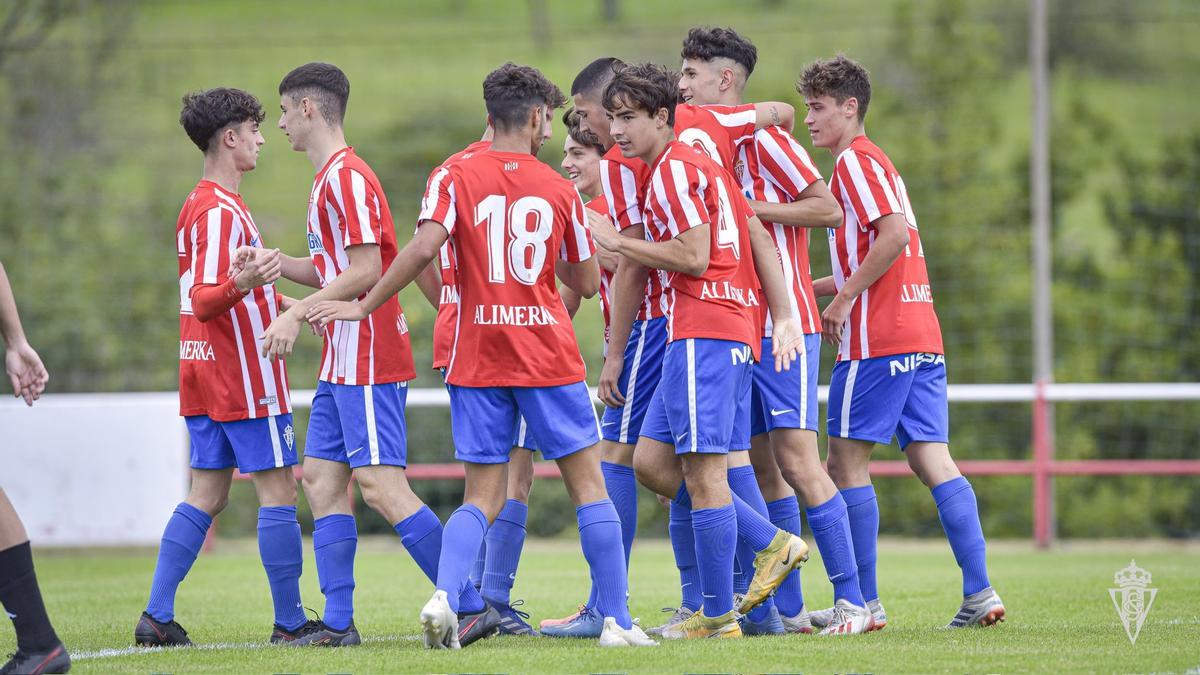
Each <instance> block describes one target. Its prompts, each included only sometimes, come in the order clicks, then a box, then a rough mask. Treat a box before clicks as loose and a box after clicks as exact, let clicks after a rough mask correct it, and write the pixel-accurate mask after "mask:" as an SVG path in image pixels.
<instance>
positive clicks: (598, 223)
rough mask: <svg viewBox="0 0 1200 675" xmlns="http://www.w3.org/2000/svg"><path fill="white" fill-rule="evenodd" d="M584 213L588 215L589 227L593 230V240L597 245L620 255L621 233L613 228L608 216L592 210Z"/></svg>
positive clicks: (586, 210)
mask: <svg viewBox="0 0 1200 675" xmlns="http://www.w3.org/2000/svg"><path fill="white" fill-rule="evenodd" d="M584 211H585V212H586V213H587V219H588V227H589V228H590V229H591V230H592V240H593V241H595V242H596V245H597V246H599V247H600V248H602V249H604V250H606V251H612V252H613V253H618V252H619V251H618V250H617V248H618V247H619V246H620V245H621V233H620V232H617V228H615V227H613V224H612V221H611V220H609V219H608V216H605V215H601V214H599V213H596V212H595V211H593V210H591V209H584Z"/></svg>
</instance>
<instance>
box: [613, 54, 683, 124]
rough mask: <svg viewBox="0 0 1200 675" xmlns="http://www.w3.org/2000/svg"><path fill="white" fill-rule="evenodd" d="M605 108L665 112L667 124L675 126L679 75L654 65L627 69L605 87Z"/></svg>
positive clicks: (639, 65)
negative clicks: (623, 107) (661, 110)
mask: <svg viewBox="0 0 1200 675" xmlns="http://www.w3.org/2000/svg"><path fill="white" fill-rule="evenodd" d="M603 102H604V109H605V110H607V111H609V112H612V111H614V110H616V109H618V108H620V107H621V106H627V107H629V108H634V109H636V110H645V111H646V112H647V113H649V114H650V115H652V116H653V115H654V114H655V113H657V112H658V111H659V110H660V109H662V108H666V109H667V124H668V125H670V126H675V106H677V105H679V73H676V72H675V71H673V70H671V69H670V68H667V67H666V66H660V65H658V64H657V63H638V64H635V65H632V66H626V67H625V68H622V69H621V70H619V71H617V74H616V75H613V79H612V82H609V83H608V86H607V87H605V88H604V99H603Z"/></svg>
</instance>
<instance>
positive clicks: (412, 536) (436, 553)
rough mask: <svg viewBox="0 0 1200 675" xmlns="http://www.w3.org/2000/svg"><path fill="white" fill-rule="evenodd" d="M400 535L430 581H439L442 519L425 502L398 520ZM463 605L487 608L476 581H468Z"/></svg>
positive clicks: (469, 608) (471, 608) (461, 599)
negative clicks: (413, 511) (409, 514)
mask: <svg viewBox="0 0 1200 675" xmlns="http://www.w3.org/2000/svg"><path fill="white" fill-rule="evenodd" d="M392 529H394V530H395V531H396V534H398V535H400V543H402V544H404V548H405V549H406V550H407V551H408V554H409V555H411V556H412V559H413V562H415V563H417V567H420V568H421V571H422V572H424V573H425V576H426V577H428V578H429V580H430V581H432V582H434V583H435V584H436V583H437V573H438V568H437V566H438V559H439V558H441V556H442V522H441V521H440V520H438V519H437V516H436V515H434V513H433V511H431V510H430V509H429V507H428V506H424V505H422V506H421V508H419V509H417V512H416V513H414V514H412V515H411V516H409V517H407V518H405V519H404V520H402V521H400V522H398V523H396V525H395V526H394V527H393V528H392ZM459 608H460V609H461V610H462V611H464V612H471V613H474V612H478V611H479V610H481V609H483V598H481V597H480V596H479V591H478V590H476V588H475V586H474V585H467V586H466V587H464V588H463V592H462V594H461V595H460V596H459Z"/></svg>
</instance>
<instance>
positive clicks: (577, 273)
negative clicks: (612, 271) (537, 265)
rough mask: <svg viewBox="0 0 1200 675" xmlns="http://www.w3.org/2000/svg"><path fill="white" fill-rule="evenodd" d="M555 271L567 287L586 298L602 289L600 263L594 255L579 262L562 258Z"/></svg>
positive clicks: (556, 264)
mask: <svg viewBox="0 0 1200 675" xmlns="http://www.w3.org/2000/svg"><path fill="white" fill-rule="evenodd" d="M554 272H555V274H557V275H558V278H559V279H560V280H561V281H562V282H563V283H564V284H566V286H567V288H569V289H571V290H573V291H575V292H576V293H578V294H579V295H581V296H583V297H585V298H590V297H592V296H594V295H596V293H597V292H598V291H599V290H600V265H598V264H597V263H596V256H594V255H593V256H591V257H589V258H588V259H587V260H581V261H579V262H567V261H565V260H560V261H558V262H557V263H555V265H554Z"/></svg>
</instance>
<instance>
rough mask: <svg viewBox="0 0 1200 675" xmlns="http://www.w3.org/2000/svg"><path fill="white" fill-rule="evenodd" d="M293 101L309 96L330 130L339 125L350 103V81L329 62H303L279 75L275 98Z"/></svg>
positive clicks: (339, 69) (340, 70)
mask: <svg viewBox="0 0 1200 675" xmlns="http://www.w3.org/2000/svg"><path fill="white" fill-rule="evenodd" d="M285 94H286V95H288V96H291V97H292V98H293V99H296V98H303V97H306V96H307V97H309V98H312V99H315V100H316V101H317V104H318V105H319V106H320V108H321V117H323V118H325V122H326V123H327V124H328V125H329V126H331V127H340V126H342V120H344V119H345V118H346V103H347V102H349V101H350V79H349V78H348V77H346V74H345V73H343V72H342V69H341V68H338V67H337V66H335V65H333V64H332V63H319V62H313V63H306V64H304V65H302V66H300V67H299V68H296V69H295V70H293V71H292V72H290V73H288V74H287V75H284V76H283V80H281V81H280V82H279V95H280V96H283V95H285Z"/></svg>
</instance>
